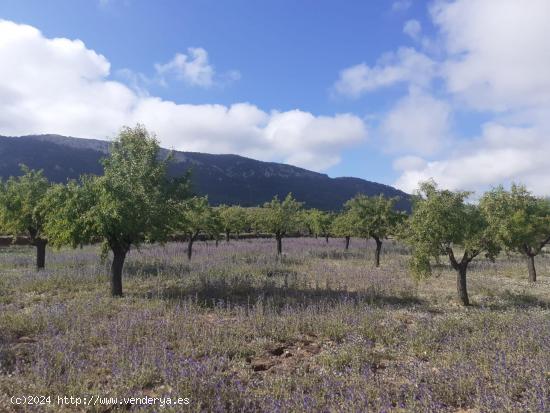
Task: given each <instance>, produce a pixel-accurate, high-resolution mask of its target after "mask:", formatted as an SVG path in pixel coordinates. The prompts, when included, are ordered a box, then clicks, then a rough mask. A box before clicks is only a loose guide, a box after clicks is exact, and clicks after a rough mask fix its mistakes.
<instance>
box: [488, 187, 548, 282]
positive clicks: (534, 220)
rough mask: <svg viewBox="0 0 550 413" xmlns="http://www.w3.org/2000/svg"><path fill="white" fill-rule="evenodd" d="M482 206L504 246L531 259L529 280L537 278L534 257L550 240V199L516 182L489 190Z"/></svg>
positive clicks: (507, 249) (528, 260) (528, 261)
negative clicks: (533, 193) (507, 186)
mask: <svg viewBox="0 0 550 413" xmlns="http://www.w3.org/2000/svg"><path fill="white" fill-rule="evenodd" d="M480 207H481V209H482V211H483V213H484V215H485V216H486V218H487V220H488V222H489V224H490V225H491V227H492V230H493V232H494V233H495V235H496V237H497V240H498V241H499V242H500V244H501V245H502V247H503V248H504V249H505V250H506V251H509V252H510V251H512V252H518V253H520V254H523V255H524V256H525V257H526V258H527V266H528V272H529V280H530V281H533V282H534V281H536V279H537V274H536V270H535V261H534V257H535V256H536V255H538V254H539V253H540V251H541V250H542V248H544V246H545V245H546V244H548V242H550V201H549V200H548V199H543V198H537V197H535V196H533V195H532V194H531V193H530V192H529V191H528V190H527V189H526V188H525V186H522V185H516V184H513V185H512V187H511V188H510V190H509V191H506V190H505V189H504V188H503V187H502V186H499V187H497V188H494V189H493V190H491V191H488V192H486V193H485V194H484V195H483V197H482V198H481V200H480Z"/></svg>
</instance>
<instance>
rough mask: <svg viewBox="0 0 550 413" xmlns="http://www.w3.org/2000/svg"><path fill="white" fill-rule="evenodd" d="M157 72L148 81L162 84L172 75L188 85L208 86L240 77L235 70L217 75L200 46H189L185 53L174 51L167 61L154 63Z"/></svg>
mask: <svg viewBox="0 0 550 413" xmlns="http://www.w3.org/2000/svg"><path fill="white" fill-rule="evenodd" d="M155 70H156V73H157V78H156V79H149V81H150V82H152V81H157V82H159V83H160V84H162V85H166V84H167V78H170V77H174V78H175V79H176V80H181V81H183V82H184V83H186V84H187V85H189V86H199V87H204V88H209V87H211V86H213V85H215V84H216V85H224V84H227V83H230V82H233V81H236V80H239V79H240V78H241V74H240V72H239V71H237V70H230V71H228V72H226V73H223V74H221V75H217V73H216V71H215V70H214V66H212V65H211V64H210V62H209V61H208V52H207V51H206V50H204V49H203V48H202V47H191V48H189V49H187V54H183V53H176V54H175V56H174V57H173V58H172V60H170V61H169V62H168V63H164V64H161V63H157V64H155Z"/></svg>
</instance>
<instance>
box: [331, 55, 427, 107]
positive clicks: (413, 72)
mask: <svg viewBox="0 0 550 413" xmlns="http://www.w3.org/2000/svg"><path fill="white" fill-rule="evenodd" d="M434 74H435V64H434V62H433V61H432V60H431V59H430V58H429V57H427V56H426V55H424V54H422V53H419V52H417V51H416V50H414V49H411V48H405V47H403V48H400V49H399V50H398V51H397V52H396V53H387V54H385V55H383V56H382V57H381V58H380V59H379V60H378V62H377V63H376V65H375V66H373V67H369V66H368V65H367V64H365V63H361V64H358V65H355V66H352V67H349V68H347V69H344V70H342V71H341V72H340V77H339V79H338V81H337V82H336V83H335V85H334V90H335V91H336V92H337V93H338V94H341V95H345V96H349V97H354V98H357V97H359V96H361V95H363V94H365V93H367V92H371V91H374V90H376V89H379V88H382V87H387V86H392V85H394V84H396V83H402V82H407V83H410V84H412V85H416V86H422V87H426V86H427V85H429V83H430V81H431V79H432V77H433V76H434Z"/></svg>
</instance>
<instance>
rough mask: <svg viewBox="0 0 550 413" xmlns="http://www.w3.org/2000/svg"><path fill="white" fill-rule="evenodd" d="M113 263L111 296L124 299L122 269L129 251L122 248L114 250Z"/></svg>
mask: <svg viewBox="0 0 550 413" xmlns="http://www.w3.org/2000/svg"><path fill="white" fill-rule="evenodd" d="M112 251H113V262H112V264H111V294H112V296H113V297H122V268H123V267H124V260H125V259H126V253H127V250H125V249H124V248H121V247H117V248H112Z"/></svg>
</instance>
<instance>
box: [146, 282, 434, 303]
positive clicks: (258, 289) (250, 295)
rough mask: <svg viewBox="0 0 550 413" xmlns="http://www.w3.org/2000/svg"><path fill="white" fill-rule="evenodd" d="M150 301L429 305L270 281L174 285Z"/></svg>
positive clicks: (404, 297)
mask: <svg viewBox="0 0 550 413" xmlns="http://www.w3.org/2000/svg"><path fill="white" fill-rule="evenodd" d="M146 296H147V297H148V298H160V299H164V300H170V301H173V300H175V301H179V300H186V299H192V300H194V301H195V302H196V303H197V304H199V305H202V306H205V307H219V306H225V305H231V306H249V305H255V304H256V303H259V302H264V303H269V304H270V305H271V306H273V307H275V308H283V307H286V306H311V305H326V306H332V305H335V304H339V303H351V304H353V305H376V306H385V305H390V306H401V307H412V306H419V305H424V304H426V303H425V301H424V300H422V299H420V298H418V297H416V296H412V295H408V294H403V295H388V294H386V293H384V292H379V291H375V290H369V289H367V290H365V291H354V292H350V291H346V290H336V289H331V288H308V287H303V286H279V285H276V284H275V283H269V282H266V283H265V284H264V285H254V283H252V282H246V281H244V280H241V281H240V282H239V284H238V285H231V284H228V283H226V282H224V281H221V282H209V283H196V284H192V285H189V286H181V287H180V286H171V287H167V288H165V289H164V290H160V291H157V292H155V293H151V292H149V293H147V294H146Z"/></svg>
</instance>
